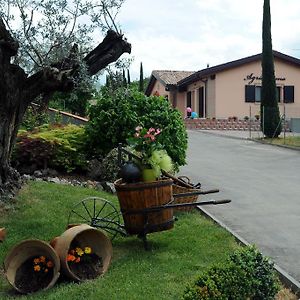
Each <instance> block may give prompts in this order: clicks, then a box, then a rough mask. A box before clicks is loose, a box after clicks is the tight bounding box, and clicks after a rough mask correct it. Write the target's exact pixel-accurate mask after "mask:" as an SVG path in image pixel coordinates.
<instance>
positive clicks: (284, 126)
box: [283, 105, 286, 145]
mask: <svg viewBox="0 0 300 300" xmlns="http://www.w3.org/2000/svg"><path fill="white" fill-rule="evenodd" d="M285 132H286V119H285V105H284V106H283V144H284V145H285Z"/></svg>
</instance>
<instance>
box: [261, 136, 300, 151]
mask: <svg viewBox="0 0 300 300" xmlns="http://www.w3.org/2000/svg"><path fill="white" fill-rule="evenodd" d="M264 141H265V142H268V143H272V144H275V145H285V146H291V147H299V148H300V136H287V137H286V138H285V139H284V138H276V139H264Z"/></svg>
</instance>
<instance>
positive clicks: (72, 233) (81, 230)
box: [54, 224, 112, 282]
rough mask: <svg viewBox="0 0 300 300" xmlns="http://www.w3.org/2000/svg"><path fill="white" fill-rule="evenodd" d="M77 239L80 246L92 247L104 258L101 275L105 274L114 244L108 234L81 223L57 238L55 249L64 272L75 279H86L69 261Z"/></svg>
mask: <svg viewBox="0 0 300 300" xmlns="http://www.w3.org/2000/svg"><path fill="white" fill-rule="evenodd" d="M75 239H76V244H77V245H78V246H79V247H82V248H83V247H87V246H88V247H91V248H92V252H93V253H95V254H97V255H98V256H99V257H101V258H102V263H103V266H102V269H101V272H100V273H99V276H100V275H102V274H104V273H105V272H106V271H107V270H108V267H109V265H110V262H111V258H112V245H111V242H110V240H109V238H108V237H107V236H106V234H105V233H104V232H102V231H100V230H98V229H95V228H93V227H91V226H89V225H86V224H80V225H77V226H73V227H71V228H69V229H67V230H66V231H65V232H64V233H63V234H62V235H61V236H60V237H58V238H57V239H56V240H55V245H54V249H55V251H56V252H57V254H58V256H59V258H60V263H61V268H62V272H63V273H64V275H66V276H67V277H68V278H70V279H72V280H75V281H78V282H80V281H84V280H83V279H82V278H80V277H79V276H78V275H77V274H76V273H74V272H73V271H72V270H71V269H70V267H69V263H68V261H67V256H68V253H69V251H70V250H71V249H70V247H71V244H72V242H73V241H74V240H75Z"/></svg>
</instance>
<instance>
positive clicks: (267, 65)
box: [261, 0, 281, 138]
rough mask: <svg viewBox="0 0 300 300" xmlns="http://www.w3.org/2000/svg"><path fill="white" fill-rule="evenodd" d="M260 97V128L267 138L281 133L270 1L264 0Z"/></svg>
mask: <svg viewBox="0 0 300 300" xmlns="http://www.w3.org/2000/svg"><path fill="white" fill-rule="evenodd" d="M262 30H263V31H262V43H263V49H262V97H261V127H262V130H263V133H264V134H265V135H266V136H267V137H270V138H272V137H278V135H279V134H280V133H281V123H280V113H279V107H278V102H277V98H276V81H275V71H274V56H273V51H272V35H271V12H270V0H264V11H263V28H262Z"/></svg>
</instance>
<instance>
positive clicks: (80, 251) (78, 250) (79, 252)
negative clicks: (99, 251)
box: [75, 247, 84, 256]
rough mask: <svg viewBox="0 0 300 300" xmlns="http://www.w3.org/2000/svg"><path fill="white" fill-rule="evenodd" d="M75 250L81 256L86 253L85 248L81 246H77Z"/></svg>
mask: <svg viewBox="0 0 300 300" xmlns="http://www.w3.org/2000/svg"><path fill="white" fill-rule="evenodd" d="M75 251H76V253H77V254H78V255H79V256H82V255H83V254H84V252H83V250H82V249H81V248H79V247H77V248H76V249H75Z"/></svg>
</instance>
